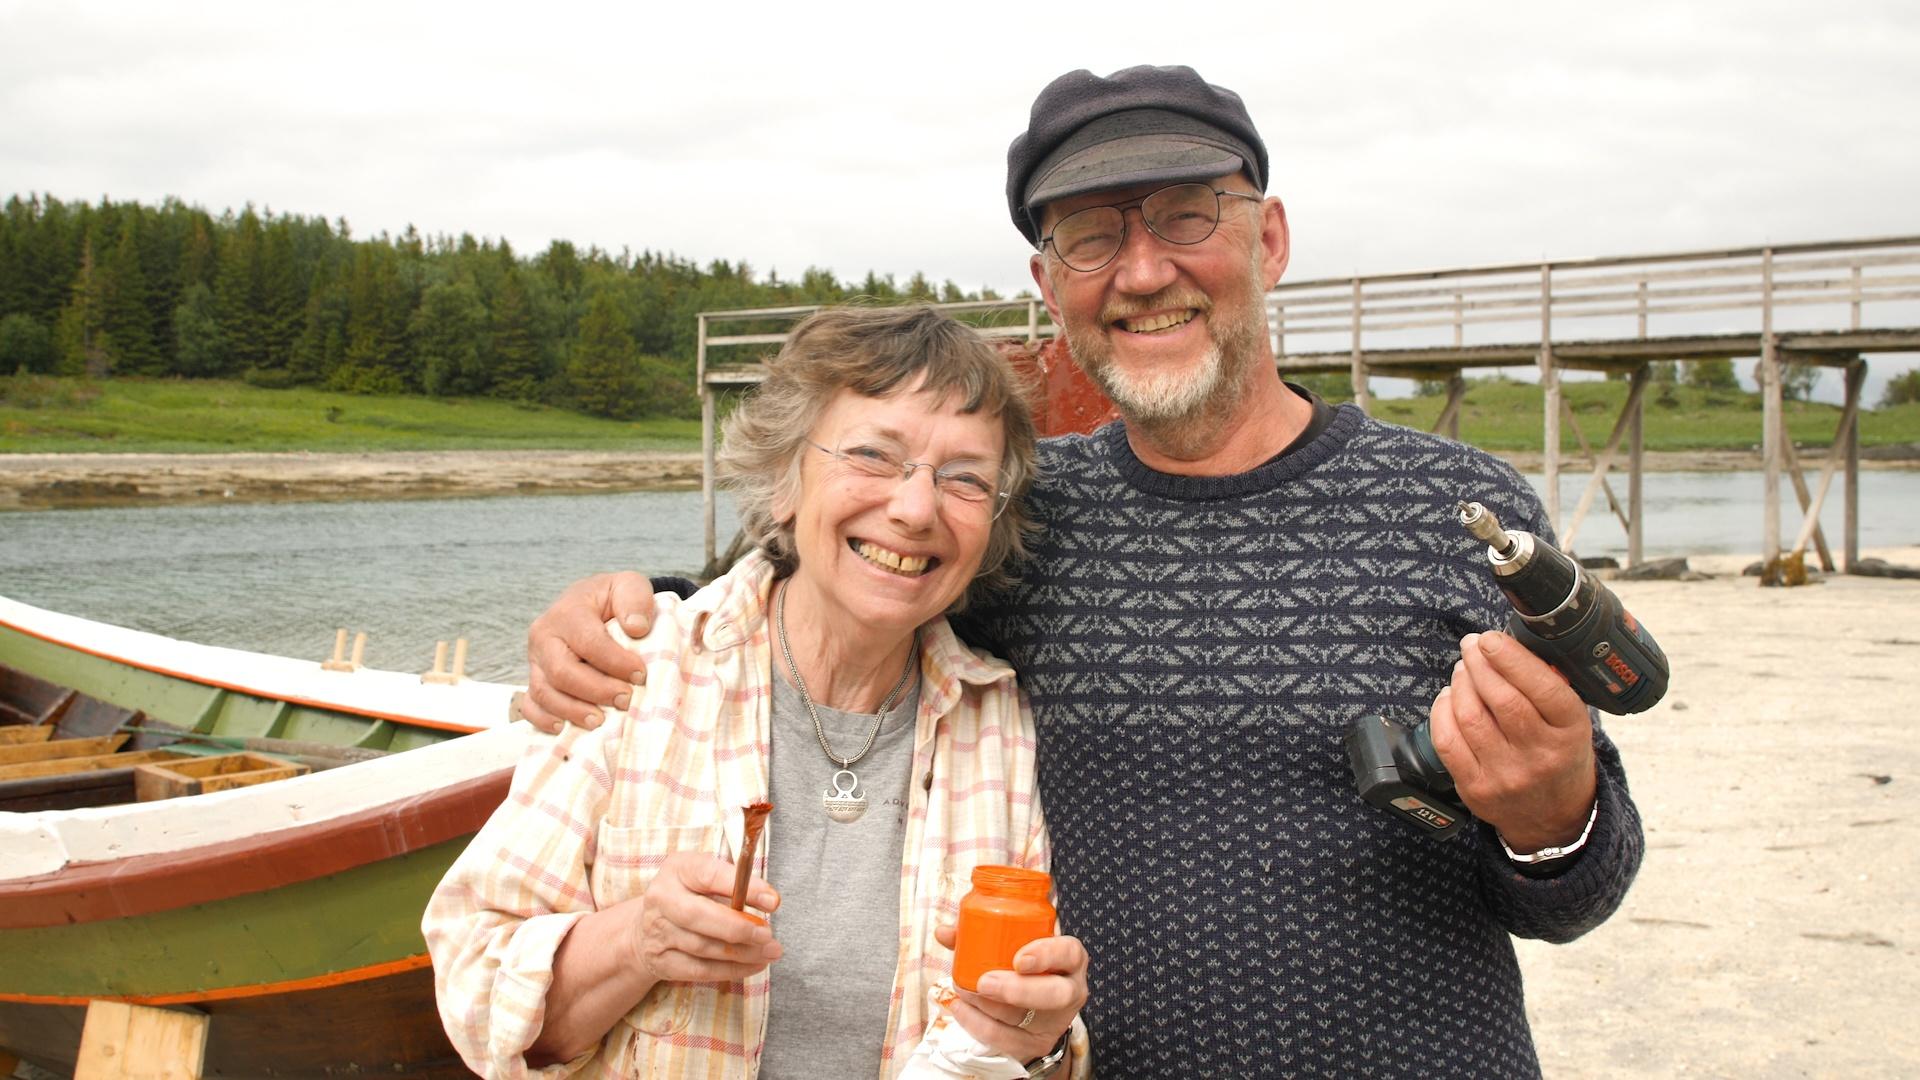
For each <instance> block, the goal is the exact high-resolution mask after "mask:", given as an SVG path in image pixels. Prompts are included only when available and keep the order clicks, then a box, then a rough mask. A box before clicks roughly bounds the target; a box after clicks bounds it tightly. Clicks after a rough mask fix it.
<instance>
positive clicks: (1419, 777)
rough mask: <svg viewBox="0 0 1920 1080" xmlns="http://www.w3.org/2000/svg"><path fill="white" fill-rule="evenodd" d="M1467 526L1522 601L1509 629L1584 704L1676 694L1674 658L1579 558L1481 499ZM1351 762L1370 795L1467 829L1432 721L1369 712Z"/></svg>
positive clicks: (1626, 707) (1434, 825) (1416, 816)
mask: <svg viewBox="0 0 1920 1080" xmlns="http://www.w3.org/2000/svg"><path fill="white" fill-rule="evenodd" d="M1460 524H1462V525H1464V526H1466V528H1467V530H1468V531H1469V532H1471V533H1473V535H1474V536H1476V537H1478V538H1480V539H1481V540H1483V541H1485V542H1486V544H1487V561H1488V562H1489V563H1490V564H1491V565H1492V567H1493V577H1494V581H1495V582H1496V583H1498V585H1499V586H1500V591H1501V592H1502V593H1505V594H1506V597H1507V601H1508V602H1509V603H1511V604H1512V605H1513V614H1512V615H1511V616H1510V617H1509V618H1508V620H1507V633H1508V634H1511V635H1512V636H1513V638H1514V640H1516V641H1518V642H1520V643H1521V644H1522V645H1525V646H1526V647H1527V648H1528V649H1529V650H1531V651H1532V652H1533V654H1534V655H1535V656H1538V657H1539V658H1540V659H1542V660H1545V661H1546V662H1547V663H1549V664H1551V665H1553V668H1554V670H1556V671H1558V672H1559V673H1560V675H1561V676H1562V677H1563V678H1565V679H1566V680H1567V684H1568V685H1569V686H1571V687H1573V690H1574V693H1576V694H1579V695H1580V699H1581V700H1582V701H1585V702H1586V703H1587V704H1589V705H1591V706H1593V707H1594V708H1596V709H1599V710H1600V711H1602V712H1607V713H1612V714H1614V715H1615V716H1621V715H1625V714H1627V713H1637V712H1643V711H1645V710H1647V709H1650V708H1652V707H1653V705H1654V703H1655V702H1657V701H1659V700H1660V697H1661V695H1663V694H1665V693H1666V692H1667V657H1666V654H1665V653H1663V652H1661V651H1660V646H1659V645H1656V644H1655V643H1654V640H1653V635H1651V634H1649V633H1647V631H1646V628H1645V627H1643V626H1641V625H1640V623H1639V621H1638V620H1636V619H1635V618H1634V617H1633V616H1632V614H1630V613H1629V612H1628V611H1627V609H1626V608H1624V607H1622V606H1621V604H1620V598H1619V597H1617V596H1615V595H1613V592H1612V591H1611V590H1609V589H1608V588H1607V587H1606V586H1605V585H1602V584H1601V583H1600V582H1599V581H1598V580H1597V579H1595V578H1594V577H1593V575H1591V574H1589V573H1587V572H1586V570H1585V569H1584V568H1582V567H1581V565H1580V564H1579V563H1578V562H1575V561H1574V560H1573V559H1571V558H1568V557H1567V556H1566V555H1564V554H1562V553H1561V552H1560V551H1559V550H1558V549H1557V548H1555V547H1554V546H1553V545H1551V544H1549V543H1547V542H1546V541H1544V540H1542V539H1540V538H1539V537H1537V536H1535V535H1533V534H1532V533H1530V532H1523V531H1521V530H1519V529H1503V528H1501V527H1500V522H1499V520H1498V519H1497V518H1495V517H1494V516H1493V512H1492V511H1490V510H1488V509H1487V508H1486V507H1484V506H1481V505H1480V504H1479V503H1477V502H1463V503H1461V504H1460ZM1347 757H1348V760H1349V761H1350V762H1351V764H1352V765H1353V779H1354V782H1355V783H1356V784H1358V785H1359V787H1360V795H1361V797H1362V798H1364V799H1366V800H1367V801H1368V802H1370V803H1372V804H1373V805H1375V806H1377V807H1379V808H1380V809H1382V810H1386V811H1389V812H1391V813H1393V814H1395V815H1396V816H1398V817H1399V818H1400V819H1401V820H1403V821H1405V822H1407V823H1408V824H1409V825H1412V826H1413V827H1414V828H1415V829H1418V830H1419V831H1421V832H1424V833H1428V834H1430V835H1433V836H1439V837H1446V836H1452V835H1453V834H1454V833H1456V832H1458V831H1460V828H1461V826H1462V825H1463V824H1464V823H1465V820H1466V817H1467V812H1466V810H1465V809H1464V808H1462V807H1461V806H1460V805H1458V803H1457V802H1455V801H1454V798H1453V795H1454V788H1453V777H1451V776H1449V775H1447V768H1446V766H1445V765H1444V764H1442V763H1441V761H1440V755H1439V754H1437V753H1435V752H1434V749H1433V737H1432V735H1431V734H1430V733H1429V732H1428V731H1427V725H1426V724H1424V723H1421V724H1417V725H1407V724H1401V723H1396V722H1394V721H1392V720H1389V719H1387V718H1386V717H1384V716H1379V715H1377V714H1376V715H1369V716H1363V717H1361V718H1360V719H1359V720H1358V721H1355V723H1354V725H1353V729H1352V730H1351V731H1349V732H1348V733H1347Z"/></svg>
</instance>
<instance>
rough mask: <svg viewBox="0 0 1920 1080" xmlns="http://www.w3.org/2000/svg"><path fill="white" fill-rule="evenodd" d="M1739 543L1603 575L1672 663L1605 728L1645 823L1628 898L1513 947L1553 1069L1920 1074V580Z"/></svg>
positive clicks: (1600, 1073)
mask: <svg viewBox="0 0 1920 1080" xmlns="http://www.w3.org/2000/svg"><path fill="white" fill-rule="evenodd" d="M1863 554H1870V555H1879V556H1881V557H1883V558H1886V559H1887V560H1888V561H1890V562H1894V563H1897V564H1901V565H1906V566H1920V548H1912V547H1910V548H1898V549H1883V550H1879V551H1869V552H1863ZM1747 561H1749V560H1748V559H1745V558H1738V557H1732V556H1727V557H1712V558H1703V559H1696V560H1693V564H1692V565H1693V567H1694V568H1695V569H1698V570H1705V571H1710V572H1716V573H1717V574H1718V575H1720V576H1716V577H1714V578H1713V579H1711V580H1707V581H1693V582H1677V581H1675V582H1667V581H1660V582H1617V583H1615V588H1616V589H1617V591H1618V592H1619V595H1620V597H1621V599H1622V600H1623V601H1624V602H1625V603H1626V604H1627V606H1628V608H1629V610H1631V611H1633V612H1634V613H1635V614H1636V615H1637V616H1639V617H1640V618H1641V620H1642V621H1643V622H1644V623H1645V624H1646V626H1647V627H1648V628H1649V629H1650V630H1652V631H1653V633H1654V634H1655V636H1656V637H1657V639H1658V640H1659V641H1660V643H1661V645H1662V647H1663V648H1665V649H1666V651H1667V653H1668V656H1669V657H1670V659H1671V660H1672V663H1673V670H1674V680H1673V686H1672V689H1671V690H1670V691H1669V693H1668V695H1667V698H1666V700H1664V701H1663V702H1661V703H1660V704H1659V705H1657V706H1655V707H1654V708H1653V709H1652V710H1649V711H1648V712H1646V713H1643V714H1641V715H1639V716H1634V717H1624V718H1616V719H1612V720H1610V721H1609V723H1608V730H1609V731H1610V732H1611V733H1612V735H1613V737H1614V739H1615V741H1616V742H1617V743H1619V745H1620V747H1621V751H1622V753H1623V754H1624V755H1625V758H1626V763H1627V773H1628V781H1629V783H1630V784H1631V786H1632V788H1633V792H1634V796H1635V800H1636V802H1637V803H1638V805H1639V807H1640V811H1641V814H1642V815H1643V816H1644V818H1645V821H1646V829H1647V855H1646V862H1645V864H1644V866H1643V868H1642V869H1641V872H1640V878H1639V880H1638V881H1637V882H1636V883H1635V885H1634V887H1633V890H1632V892H1631V893H1630V894H1629V895H1628V897H1627V899H1626V903H1625V905H1624V906H1623V907H1622V908H1621V910H1620V911H1619V912H1618V913H1617V914H1616V915H1615V916H1614V917H1613V918H1612V919H1611V920H1610V921H1609V922H1608V923H1606V925H1604V926H1602V927H1600V928H1599V929H1598V930H1595V931H1594V932H1593V933H1591V934H1589V935H1587V936H1586V937H1584V938H1582V939H1581V940H1579V941H1576V942H1574V943H1572V944H1570V945H1563V946H1553V945H1544V944H1541V943H1539V942H1521V943H1520V954H1521V961H1522V964H1523V966H1524V967H1525V969H1526V979H1527V996H1528V1001H1529V1004H1530V1008H1529V1012H1530V1014H1531V1015H1532V1017H1533V1024H1534V1035H1535V1038H1536V1039H1537V1041H1538V1043H1539V1047H1540V1054H1541V1059H1542V1062H1543V1064H1544V1066H1545V1070H1546V1074H1547V1076H1549V1077H1553V1078H1584V1077H1649V1076H1705V1077H1743V1078H1766V1077H1912V1076H1920V1024H1916V1023H1915V1022H1914V1021H1913V1019H1912V1018H1911V1015H1910V1013H1911V1009H1912V1004H1913V1002H1914V1001H1915V1000H1916V998H1917V997H1920V828H1917V827H1920V724H1917V723H1916V721H1920V692H1916V691H1917V690H1920V677H1916V668H1920V581H1889V580H1884V579H1869V578H1852V577H1829V578H1826V579H1824V581H1822V582H1820V583H1818V584H1814V585H1809V586H1806V587H1802V588H1797V589H1761V588H1759V587H1757V586H1756V584H1755V579H1753V578H1743V577H1739V576H1737V575H1738V572H1739V569H1740V567H1741V566H1742V565H1743V564H1744V563H1745V562H1747Z"/></svg>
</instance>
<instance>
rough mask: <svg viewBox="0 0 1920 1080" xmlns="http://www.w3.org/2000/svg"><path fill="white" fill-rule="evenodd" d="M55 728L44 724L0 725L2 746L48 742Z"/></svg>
mask: <svg viewBox="0 0 1920 1080" xmlns="http://www.w3.org/2000/svg"><path fill="white" fill-rule="evenodd" d="M52 734H53V729H52V728H50V727H47V726H46V725H44V724H7V725H5V726H0V746H18V745H20V744H21V743H39V742H46V741H47V738H48V737H49V736H51V735H52Z"/></svg>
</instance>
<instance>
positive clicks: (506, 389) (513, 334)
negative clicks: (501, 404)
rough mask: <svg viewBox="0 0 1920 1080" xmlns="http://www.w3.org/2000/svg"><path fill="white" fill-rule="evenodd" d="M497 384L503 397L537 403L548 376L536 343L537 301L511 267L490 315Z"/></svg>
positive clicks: (499, 393) (495, 380)
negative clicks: (535, 310) (535, 313)
mask: <svg viewBox="0 0 1920 1080" xmlns="http://www.w3.org/2000/svg"><path fill="white" fill-rule="evenodd" d="M489 323H490V327H489V329H490V331H491V332H490V334H489V338H490V341H489V344H490V345H491V353H492V355H491V357H490V361H491V362H490V364H489V366H490V367H491V368H492V370H493V385H494V389H495V392H496V394H497V395H498V396H500V397H508V398H515V399H518V400H521V401H533V400H535V399H536V398H538V397H539V396H540V390H541V384H542V383H543V382H544V381H545V378H544V375H545V373H544V372H543V371H542V370H541V367H542V365H541V363H540V347H539V344H538V343H537V342H536V341H535V340H534V330H533V301H532V299H531V298H529V297H528V295H527V287H526V283H525V282H524V281H522V280H521V276H520V271H519V270H518V269H516V268H514V267H512V266H511V265H509V267H508V269H507V273H506V276H505V277H504V278H503V279H502V280H501V283H500V291H499V292H498V293H497V294H496V295H495V296H494V298H493V306H492V310H491V311H490V312H489Z"/></svg>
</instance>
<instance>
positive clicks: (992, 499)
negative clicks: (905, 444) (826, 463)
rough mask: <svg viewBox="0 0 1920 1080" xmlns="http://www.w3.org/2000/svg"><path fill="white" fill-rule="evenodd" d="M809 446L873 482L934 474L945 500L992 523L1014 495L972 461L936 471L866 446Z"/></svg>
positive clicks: (987, 468) (809, 442)
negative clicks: (921, 472)
mask: <svg viewBox="0 0 1920 1080" xmlns="http://www.w3.org/2000/svg"><path fill="white" fill-rule="evenodd" d="M807 445H808V446H811V447H813V448H814V449H815V450H818V451H820V452H821V453H823V454H826V455H827V456H829V457H832V458H834V459H836V460H838V461H839V462H840V463H841V464H842V465H845V466H846V467H847V469H848V470H849V471H851V472H854V473H857V474H859V475H860V476H864V477H868V478H871V479H874V480H892V481H894V482H896V483H905V482H906V481H908V480H911V479H913V473H914V470H916V469H923V468H924V469H926V470H927V471H928V472H929V473H932V474H933V489H934V490H935V491H937V492H939V493H940V497H941V498H942V499H943V500H944V499H952V500H954V503H953V505H954V507H955V508H956V509H958V510H963V511H965V512H968V513H974V512H978V513H979V514H980V515H981V516H983V517H985V518H986V519H987V520H989V521H993V520H997V519H998V518H999V517H1000V514H1001V513H1002V512H1003V511H1005V510H1006V508H1007V501H1008V500H1009V499H1010V498H1012V496H1013V493H1012V492H1010V491H1004V490H1002V489H1001V487H1000V485H999V482H998V481H997V480H996V479H995V478H994V477H995V474H994V470H993V469H992V468H991V467H990V466H989V465H988V464H987V463H986V462H983V461H975V460H973V459H971V458H956V459H954V460H952V461H949V462H947V463H946V464H945V465H940V466H937V467H936V466H934V465H930V464H928V463H927V462H924V461H908V460H906V459H905V458H903V457H901V456H900V455H899V454H898V453H895V452H894V451H892V450H889V449H887V448H885V447H881V446H873V445H869V444H866V443H860V444H856V445H853V446H846V447H842V448H841V449H838V450H830V449H828V448H827V447H824V446H821V445H820V444H819V443H817V442H814V441H813V440H812V439H808V440H807Z"/></svg>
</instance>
